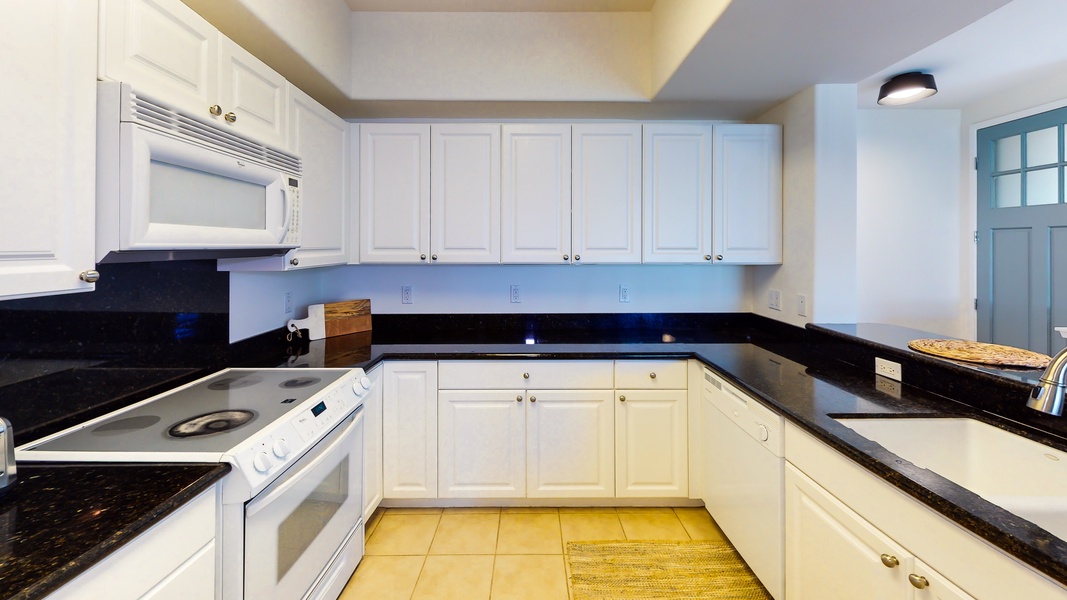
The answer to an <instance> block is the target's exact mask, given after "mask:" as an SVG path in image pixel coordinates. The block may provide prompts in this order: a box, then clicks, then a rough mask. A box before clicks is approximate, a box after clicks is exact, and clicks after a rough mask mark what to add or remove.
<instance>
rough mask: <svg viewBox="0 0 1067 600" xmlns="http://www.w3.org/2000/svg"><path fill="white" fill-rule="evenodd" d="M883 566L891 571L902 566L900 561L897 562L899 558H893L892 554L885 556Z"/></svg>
mask: <svg viewBox="0 0 1067 600" xmlns="http://www.w3.org/2000/svg"><path fill="white" fill-rule="evenodd" d="M882 564H883V565H885V566H887V567H889V568H890V569H893V568H895V567H897V566H899V565H900V561H899V560H897V557H895V556H893V555H892V554H883V555H882Z"/></svg>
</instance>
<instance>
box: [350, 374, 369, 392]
mask: <svg viewBox="0 0 1067 600" xmlns="http://www.w3.org/2000/svg"><path fill="white" fill-rule="evenodd" d="M369 389H370V378H369V377H360V378H359V379H357V380H356V381H353V382H352V393H354V394H355V395H356V396H362V395H363V394H366V393H367V390H369Z"/></svg>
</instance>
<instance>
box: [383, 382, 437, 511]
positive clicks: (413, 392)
mask: <svg viewBox="0 0 1067 600" xmlns="http://www.w3.org/2000/svg"><path fill="white" fill-rule="evenodd" d="M383 369H384V371H383V373H382V376H383V377H382V379H383V381H382V481H383V488H384V489H383V496H384V497H385V498H436V497H437V363H436V362H432V361H412V362H407V361H398V362H388V363H385V366H384V367H383Z"/></svg>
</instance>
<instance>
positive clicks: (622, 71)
mask: <svg viewBox="0 0 1067 600" xmlns="http://www.w3.org/2000/svg"><path fill="white" fill-rule="evenodd" d="M351 23H352V59H351V64H352V88H351V89H352V98H355V99H359V100H437V101H450V100H485V101H489V100H506V101H511V100H514V101H597V100H603V101H624V100H625V101H644V100H647V99H648V98H649V89H650V88H649V85H650V84H649V75H650V60H651V59H650V54H651V50H650V41H649V40H650V23H651V16H650V13H647V12H645V13H566V12H559V13H471V12H466V13H430V12H422V13H390V12H354V13H352V17H351Z"/></svg>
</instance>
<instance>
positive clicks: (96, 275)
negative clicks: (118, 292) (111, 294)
mask: <svg viewBox="0 0 1067 600" xmlns="http://www.w3.org/2000/svg"><path fill="white" fill-rule="evenodd" d="M78 279H81V280H82V281H84V282H86V283H96V282H97V281H100V271H93V270H89V271H82V272H81V273H78Z"/></svg>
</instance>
